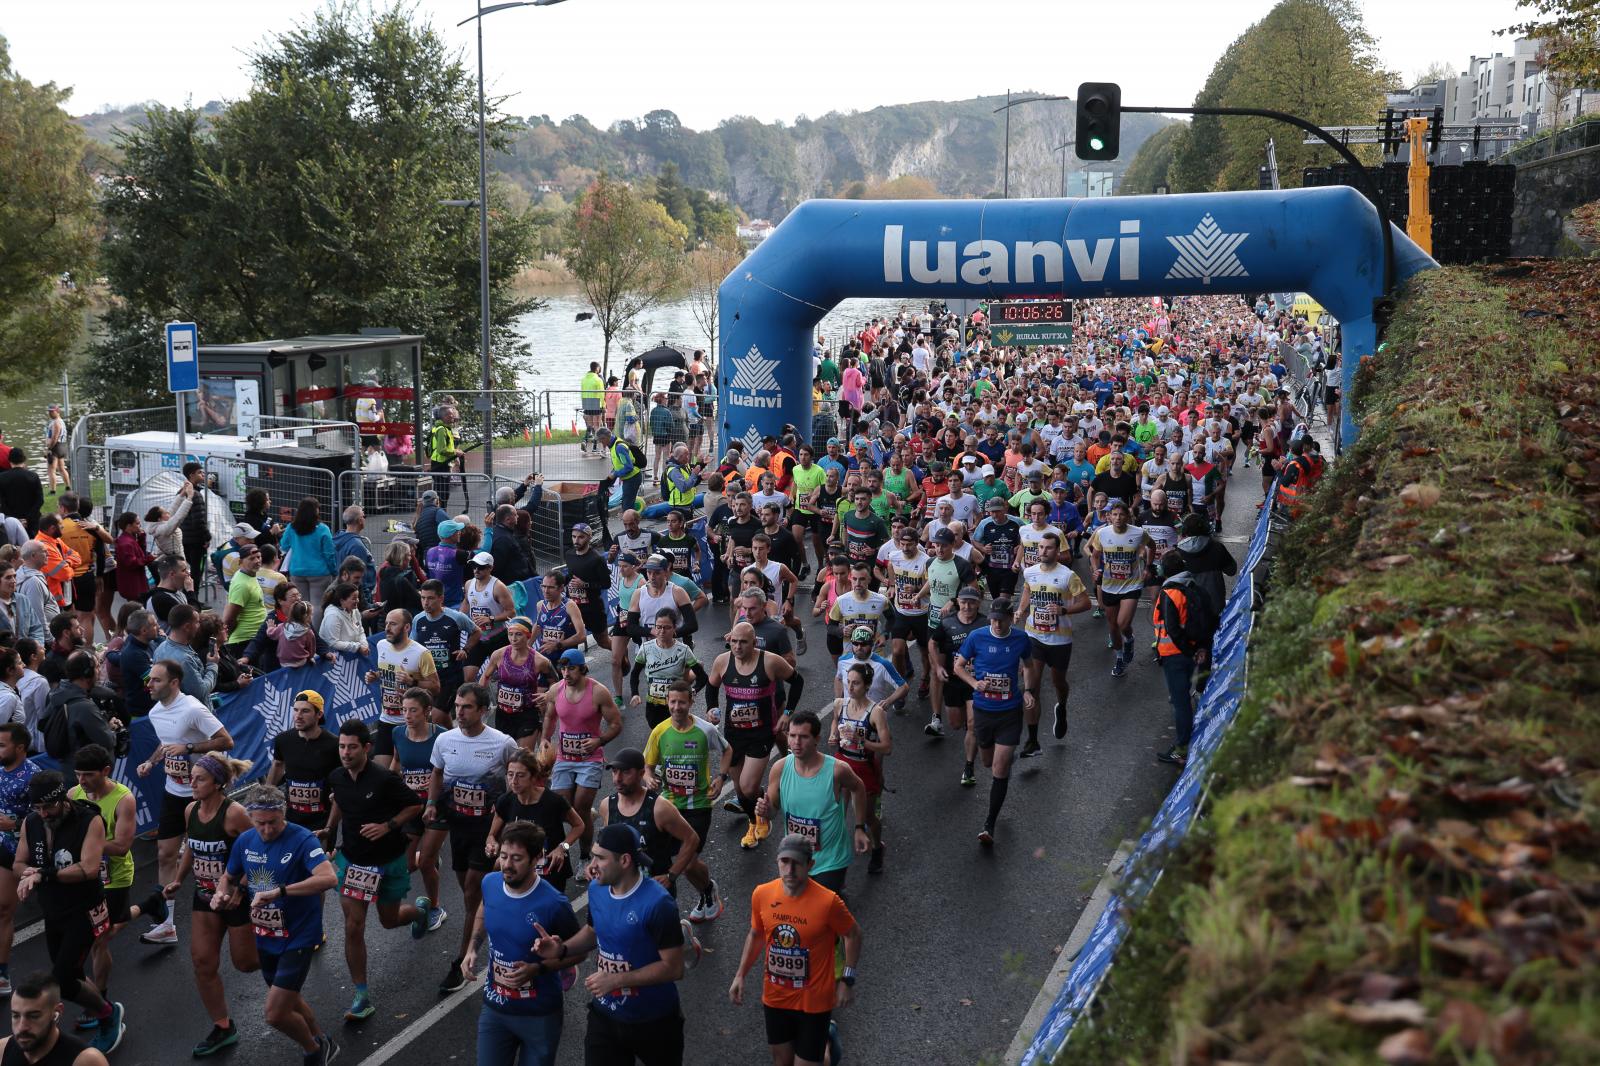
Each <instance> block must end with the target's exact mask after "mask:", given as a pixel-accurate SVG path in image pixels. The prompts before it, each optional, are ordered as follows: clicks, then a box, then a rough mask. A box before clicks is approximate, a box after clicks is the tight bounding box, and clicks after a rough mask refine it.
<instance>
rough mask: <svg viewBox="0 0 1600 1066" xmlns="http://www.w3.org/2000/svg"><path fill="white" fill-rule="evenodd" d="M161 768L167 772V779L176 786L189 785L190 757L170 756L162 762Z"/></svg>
mask: <svg viewBox="0 0 1600 1066" xmlns="http://www.w3.org/2000/svg"><path fill="white" fill-rule="evenodd" d="M161 768H162V769H163V770H165V771H166V772H167V779H168V780H170V781H171V782H172V783H173V784H175V785H187V784H188V783H189V771H190V769H191V767H190V764H189V756H187V755H168V756H166V757H165V758H163V759H162V760H161Z"/></svg>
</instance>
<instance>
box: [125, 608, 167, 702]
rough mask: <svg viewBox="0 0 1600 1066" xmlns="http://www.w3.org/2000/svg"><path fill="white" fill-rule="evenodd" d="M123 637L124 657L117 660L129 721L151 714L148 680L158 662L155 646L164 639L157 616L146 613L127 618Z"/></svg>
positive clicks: (136, 612)
mask: <svg viewBox="0 0 1600 1066" xmlns="http://www.w3.org/2000/svg"><path fill="white" fill-rule="evenodd" d="M123 633H124V634H125V635H126V638H127V639H125V640H124V641H123V642H122V653H121V655H119V656H118V658H117V668H118V670H119V671H120V672H121V674H122V702H123V706H125V707H127V709H128V717H129V718H130V719H131V718H142V717H143V716H144V715H147V714H149V713H150V706H151V702H152V701H151V699H150V693H149V691H148V690H147V689H146V688H145V684H144V682H145V677H146V676H147V675H148V674H149V673H150V664H151V663H152V662H154V661H155V648H156V643H157V642H158V641H159V640H160V639H161V626H160V625H159V624H157V622H156V616H155V615H154V614H152V613H151V612H150V611H146V610H143V609H139V610H135V611H134V612H133V613H132V614H130V615H128V622H127V626H126V627H125V628H124V630H123Z"/></svg>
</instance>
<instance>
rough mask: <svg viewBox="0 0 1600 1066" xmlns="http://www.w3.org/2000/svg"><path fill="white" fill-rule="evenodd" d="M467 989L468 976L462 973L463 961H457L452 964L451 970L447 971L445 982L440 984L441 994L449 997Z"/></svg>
mask: <svg viewBox="0 0 1600 1066" xmlns="http://www.w3.org/2000/svg"><path fill="white" fill-rule="evenodd" d="M466 987H467V975H466V974H464V973H462V972H461V960H460V959H456V960H455V961H454V962H452V963H451V964H450V969H448V970H446V971H445V975H444V980H443V981H440V982H439V994H440V995H441V996H448V995H449V994H450V993H452V992H459V991H461V990H462V989H463V988H466Z"/></svg>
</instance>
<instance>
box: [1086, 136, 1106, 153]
mask: <svg viewBox="0 0 1600 1066" xmlns="http://www.w3.org/2000/svg"><path fill="white" fill-rule="evenodd" d="M1089 147H1090V148H1093V149H1094V150H1095V151H1097V152H1103V151H1105V148H1106V142H1105V141H1103V140H1101V139H1100V138H1099V137H1090V138H1089Z"/></svg>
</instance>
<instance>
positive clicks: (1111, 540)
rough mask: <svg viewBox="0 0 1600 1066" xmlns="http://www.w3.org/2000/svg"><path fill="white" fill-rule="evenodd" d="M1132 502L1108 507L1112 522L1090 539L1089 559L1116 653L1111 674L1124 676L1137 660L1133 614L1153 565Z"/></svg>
mask: <svg viewBox="0 0 1600 1066" xmlns="http://www.w3.org/2000/svg"><path fill="white" fill-rule="evenodd" d="M1129 514H1130V512H1129V509H1128V505H1127V504H1126V503H1124V502H1122V501H1120V500H1118V501H1116V502H1114V503H1112V504H1111V506H1110V508H1108V509H1107V517H1108V518H1109V519H1110V523H1109V524H1108V525H1104V526H1101V527H1100V528H1099V529H1096V530H1095V531H1094V536H1092V537H1090V538H1089V558H1090V560H1091V561H1092V562H1093V564H1094V579H1095V584H1096V585H1098V586H1099V588H1100V604H1101V608H1102V609H1103V610H1104V611H1105V613H1106V629H1107V630H1108V631H1109V633H1110V643H1111V647H1112V649H1113V651H1114V652H1115V653H1116V655H1115V657H1114V659H1113V660H1112V663H1111V676H1112V677H1121V676H1122V675H1123V674H1125V673H1127V671H1128V664H1130V663H1132V662H1133V656H1134V639H1133V616H1134V613H1135V611H1137V610H1138V607H1139V597H1140V595H1141V594H1142V593H1143V591H1144V582H1145V575H1146V573H1147V571H1148V569H1149V565H1150V538H1149V536H1147V535H1146V534H1145V531H1144V529H1143V528H1141V527H1140V526H1130V525H1129V524H1128V517H1129Z"/></svg>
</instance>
